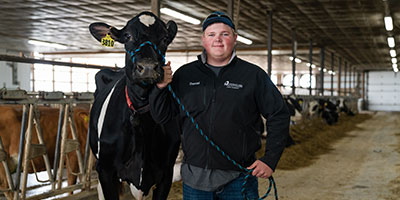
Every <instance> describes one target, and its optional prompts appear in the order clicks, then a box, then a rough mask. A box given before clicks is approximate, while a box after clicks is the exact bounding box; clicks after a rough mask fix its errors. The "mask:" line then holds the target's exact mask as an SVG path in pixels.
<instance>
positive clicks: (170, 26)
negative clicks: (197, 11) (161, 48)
mask: <svg viewBox="0 0 400 200" xmlns="http://www.w3.org/2000/svg"><path fill="white" fill-rule="evenodd" d="M167 30H168V40H167V41H166V42H167V45H168V44H170V43H171V42H172V40H173V39H174V38H175V36H176V32H178V26H177V25H176V23H175V22H174V21H172V20H171V21H168V22H167Z"/></svg>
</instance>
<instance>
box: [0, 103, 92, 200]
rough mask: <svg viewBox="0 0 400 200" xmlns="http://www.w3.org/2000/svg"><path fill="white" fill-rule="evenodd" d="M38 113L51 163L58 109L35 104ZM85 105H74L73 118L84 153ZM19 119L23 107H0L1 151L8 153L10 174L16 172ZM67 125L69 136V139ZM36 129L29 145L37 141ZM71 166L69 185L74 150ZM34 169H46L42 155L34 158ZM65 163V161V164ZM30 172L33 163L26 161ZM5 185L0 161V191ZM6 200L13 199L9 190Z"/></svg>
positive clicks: (75, 162)
mask: <svg viewBox="0 0 400 200" xmlns="http://www.w3.org/2000/svg"><path fill="white" fill-rule="evenodd" d="M38 110H39V113H40V126H41V129H42V134H43V139H44V141H45V143H46V147H47V153H48V157H49V160H50V166H53V162H54V152H55V146H56V138H57V128H58V118H59V109H58V108H51V107H45V106H39V107H38ZM88 113H89V109H88V108H74V119H75V125H76V130H77V137H78V140H79V143H80V151H81V152H82V153H84V152H85V144H86V137H87V129H88V119H89V117H88V115H89V114H88ZM21 121H22V106H16V105H6V106H0V137H1V139H2V140H3V145H4V150H5V152H6V153H7V163H8V167H9V169H10V172H11V173H15V171H16V169H17V164H18V163H17V162H18V151H19V140H20V131H21ZM70 132H71V131H70V128H69V126H68V137H69V138H72V136H71V133H70ZM38 143H39V142H38V138H37V134H36V130H35V128H33V132H32V144H38ZM68 157H69V161H70V162H69V163H70V166H69V167H67V168H68V170H67V176H68V185H72V184H75V183H76V179H77V177H76V176H74V175H72V174H71V173H70V172H71V171H72V172H74V173H78V172H79V166H78V159H77V156H76V153H75V152H71V153H69V154H68ZM33 161H34V163H35V167H36V170H37V171H45V170H46V168H45V165H44V160H43V158H42V156H40V157H37V158H35V159H33ZM67 165H68V164H67ZM29 173H33V169H32V164H30V162H29ZM7 188H8V183H7V178H6V173H5V171H4V167H3V165H2V164H0V190H5V189H7ZM5 195H6V197H7V199H12V196H13V194H12V193H11V192H5Z"/></svg>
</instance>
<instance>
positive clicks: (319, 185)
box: [259, 112, 400, 200]
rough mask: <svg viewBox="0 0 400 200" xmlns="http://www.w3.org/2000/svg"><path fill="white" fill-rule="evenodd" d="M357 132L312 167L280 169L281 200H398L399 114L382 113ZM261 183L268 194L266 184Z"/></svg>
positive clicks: (340, 142) (399, 168) (277, 172)
mask: <svg viewBox="0 0 400 200" xmlns="http://www.w3.org/2000/svg"><path fill="white" fill-rule="evenodd" d="M358 127H359V129H356V130H354V131H351V132H350V133H348V136H347V137H344V138H342V139H341V140H339V141H338V142H336V143H335V144H334V145H333V146H332V151H330V152H329V153H328V154H324V155H322V156H320V157H319V159H318V160H316V162H315V163H314V164H312V165H311V166H309V167H304V168H300V169H297V170H281V169H278V170H277V171H276V172H275V173H274V178H275V181H276V182H277V187H278V194H279V198H280V199H281V200H314V199H324V200H367V199H382V200H394V199H400V155H399V152H400V113H394V112H378V113H375V114H373V117H372V118H371V119H368V120H366V121H364V122H363V123H361V124H359V125H358ZM259 181H260V192H261V193H265V191H266V185H267V183H266V181H265V180H259ZM271 198H272V197H269V198H268V199H271Z"/></svg>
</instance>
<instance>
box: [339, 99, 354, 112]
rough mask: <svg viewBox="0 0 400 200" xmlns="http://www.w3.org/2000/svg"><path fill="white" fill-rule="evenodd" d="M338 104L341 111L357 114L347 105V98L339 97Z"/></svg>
mask: <svg viewBox="0 0 400 200" xmlns="http://www.w3.org/2000/svg"><path fill="white" fill-rule="evenodd" d="M336 106H337V107H338V110H339V112H343V113H345V114H346V115H347V116H355V114H354V112H353V111H351V109H350V108H349V107H348V106H347V104H346V99H344V98H339V99H338V100H336Z"/></svg>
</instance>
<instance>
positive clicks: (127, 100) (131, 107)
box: [125, 85, 136, 112]
mask: <svg viewBox="0 0 400 200" xmlns="http://www.w3.org/2000/svg"><path fill="white" fill-rule="evenodd" d="M125 96H126V103H127V104H128V107H129V108H130V109H132V110H133V112H136V110H135V108H134V107H133V105H132V101H131V100H130V99H129V96H128V87H127V86H126V85H125Z"/></svg>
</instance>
